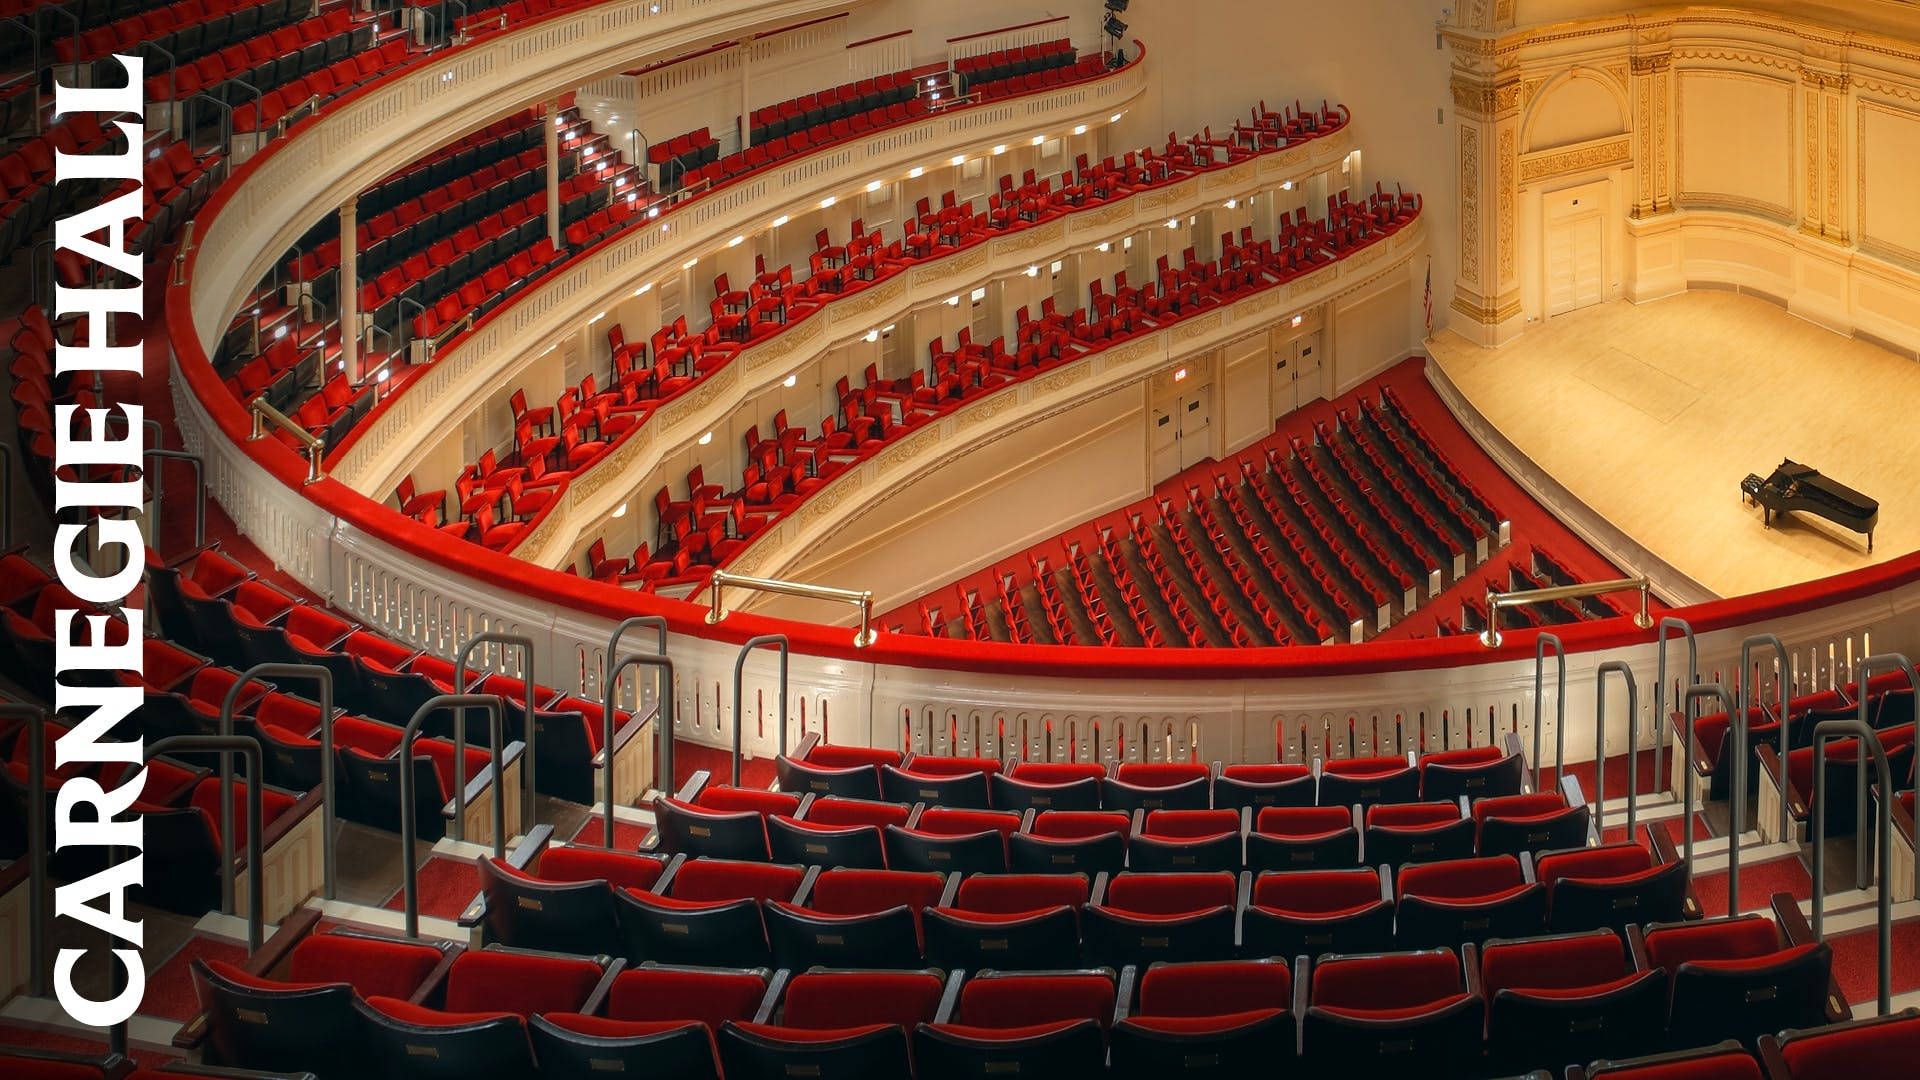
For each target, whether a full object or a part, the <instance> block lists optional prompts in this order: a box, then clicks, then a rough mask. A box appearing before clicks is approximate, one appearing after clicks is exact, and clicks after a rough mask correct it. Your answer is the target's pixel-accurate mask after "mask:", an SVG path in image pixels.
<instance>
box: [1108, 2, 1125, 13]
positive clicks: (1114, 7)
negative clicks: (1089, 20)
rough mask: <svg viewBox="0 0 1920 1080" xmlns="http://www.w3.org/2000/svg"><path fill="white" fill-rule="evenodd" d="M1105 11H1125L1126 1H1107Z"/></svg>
mask: <svg viewBox="0 0 1920 1080" xmlns="http://www.w3.org/2000/svg"><path fill="white" fill-rule="evenodd" d="M1107 10H1108V11H1125V10H1127V0H1107Z"/></svg>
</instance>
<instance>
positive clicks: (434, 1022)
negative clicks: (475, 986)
mask: <svg viewBox="0 0 1920 1080" xmlns="http://www.w3.org/2000/svg"><path fill="white" fill-rule="evenodd" d="M367 1005H368V1006H369V1007H371V1008H372V1009H374V1010H376V1011H378V1012H380V1013H383V1014H385V1015H387V1016H390V1017H392V1018H393V1019H395V1020H398V1021H400V1022H401V1023H403V1024H412V1025H413V1026H415V1027H466V1026H467V1025H468V1024H484V1023H486V1022H487V1021H489V1020H507V1019H513V1020H518V1019H522V1016H521V1014H518V1013H513V1012H506V1011H501V1010H497V1009H495V1010H480V1011H474V1012H458V1011H455V1010H452V1009H429V1008H427V1007H426V1006H424V1005H414V1004H411V1003H409V1002H405V1001H402V1000H400V999H399V998H390V997H370V998H368V999H367Z"/></svg>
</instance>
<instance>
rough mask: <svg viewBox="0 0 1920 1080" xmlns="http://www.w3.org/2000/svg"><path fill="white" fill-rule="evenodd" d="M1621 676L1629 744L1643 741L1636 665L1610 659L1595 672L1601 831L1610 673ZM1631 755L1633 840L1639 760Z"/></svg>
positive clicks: (1596, 805) (1596, 798)
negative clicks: (1633, 768) (1625, 693)
mask: <svg viewBox="0 0 1920 1080" xmlns="http://www.w3.org/2000/svg"><path fill="white" fill-rule="evenodd" d="M1609 675H1619V676H1620V677H1621V678H1623V679H1625V680H1626V681H1627V745H1628V746H1635V745H1638V743H1639V740H1640V686H1639V684H1638V683H1637V682H1635V681H1634V677H1633V668H1632V667H1631V666H1630V665H1629V664H1628V663H1627V662H1626V661H1625V660H1609V661H1607V662H1606V663H1604V664H1601V665H1600V666H1599V668H1597V669H1596V670H1595V671H1594V674H1593V798H1592V799H1591V800H1589V801H1591V802H1592V803H1593V820H1594V821H1596V822H1599V823H1600V829H1601V831H1602V833H1604V832H1605V829H1606V820H1607V676H1609ZM1632 757H1633V756H1632V755H1631V754H1629V755H1628V763H1627V764H1628V773H1627V777H1628V779H1627V839H1628V840H1632V839H1633V826H1634V822H1635V820H1636V819H1637V816H1638V814H1637V801H1636V798H1635V795H1634V788H1635V787H1637V786H1638V785H1637V784H1636V783H1635V780H1636V779H1637V778H1636V777H1635V776H1634V775H1633V772H1632V767H1633V765H1634V764H1636V762H1634V761H1633V760H1632Z"/></svg>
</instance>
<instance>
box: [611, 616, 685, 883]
mask: <svg viewBox="0 0 1920 1080" xmlns="http://www.w3.org/2000/svg"><path fill="white" fill-rule="evenodd" d="M663 633H664V631H663ZM630 667H650V668H653V669H654V670H656V671H658V672H659V673H660V676H659V677H660V683H661V690H660V694H659V697H658V699H657V701H658V710H659V711H658V715H657V716H656V717H655V718H654V723H656V724H658V725H659V726H660V730H659V731H658V732H657V733H656V737H657V738H658V739H659V746H658V747H657V748H656V749H655V751H654V772H655V774H656V777H655V778H656V779H658V780H659V781H660V784H661V787H660V790H661V791H663V792H666V793H668V794H672V793H673V658H672V657H669V656H648V655H646V654H645V653H628V654H627V655H626V656H623V657H621V658H620V659H619V661H618V662H616V663H615V664H614V665H613V666H612V667H611V668H609V669H608V670H607V674H606V677H605V679H604V680H603V681H604V683H605V684H606V685H604V686H602V687H601V688H600V690H601V694H602V696H603V697H602V702H601V708H600V722H601V723H602V724H603V725H605V726H604V728H603V729H602V733H601V740H600V752H601V753H603V754H605V755H606V756H607V760H606V770H605V773H604V774H603V775H602V776H601V778H600V787H601V800H600V801H601V811H602V814H601V816H602V818H603V819H604V821H605V823H606V828H605V842H606V843H605V846H606V847H607V848H608V849H609V850H611V849H612V848H613V718H614V715H615V712H614V709H615V704H616V703H615V701H614V688H615V687H617V686H619V685H620V674H621V673H622V672H624V671H626V670H627V669H628V668H630Z"/></svg>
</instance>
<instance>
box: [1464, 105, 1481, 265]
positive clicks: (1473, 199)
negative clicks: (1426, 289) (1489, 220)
mask: <svg viewBox="0 0 1920 1080" xmlns="http://www.w3.org/2000/svg"><path fill="white" fill-rule="evenodd" d="M1460 279H1461V280H1462V281H1468V282H1475V283H1477V282H1479V280H1480V131H1479V129H1478V128H1475V127H1474V126H1473V125H1472V124H1462V125H1460Z"/></svg>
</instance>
